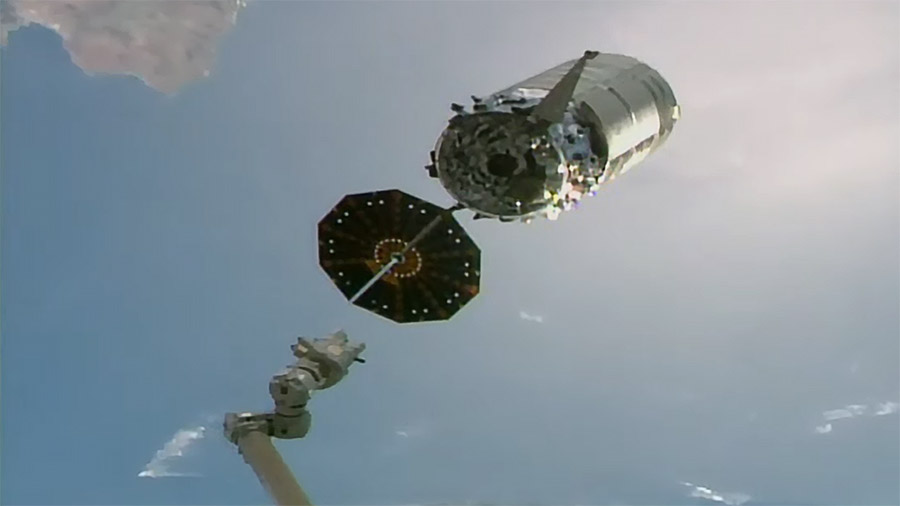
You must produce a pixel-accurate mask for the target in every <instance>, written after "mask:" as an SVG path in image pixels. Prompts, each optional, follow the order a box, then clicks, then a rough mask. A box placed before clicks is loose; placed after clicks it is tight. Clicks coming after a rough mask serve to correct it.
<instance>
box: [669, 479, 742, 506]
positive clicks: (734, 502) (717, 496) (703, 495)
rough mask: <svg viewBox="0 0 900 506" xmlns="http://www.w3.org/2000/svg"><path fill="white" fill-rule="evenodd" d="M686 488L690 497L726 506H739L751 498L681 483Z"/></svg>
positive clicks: (736, 493)
mask: <svg viewBox="0 0 900 506" xmlns="http://www.w3.org/2000/svg"><path fill="white" fill-rule="evenodd" d="M681 484H682V485H684V486H686V487H690V489H691V491H690V496H691V497H697V498H699V499H706V500H708V501H714V502H720V503H722V504H725V505H727V506H741V505H742V504H744V503H745V502H747V501H749V500H750V499H751V497H750V496H749V495H747V494H743V493H740V492H716V491H715V490H713V489H711V488H708V487H704V486H701V485H694V484H693V483H690V482H687V481H684V482H682V483H681Z"/></svg>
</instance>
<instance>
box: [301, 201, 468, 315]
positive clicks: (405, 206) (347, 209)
mask: <svg viewBox="0 0 900 506" xmlns="http://www.w3.org/2000/svg"><path fill="white" fill-rule="evenodd" d="M434 220H437V223H436V224H435V225H434V226H433V227H431V228H430V229H429V231H428V232H427V233H426V234H425V235H424V236H423V237H421V238H420V239H419V241H417V242H416V243H415V245H413V247H411V248H409V249H406V248H407V246H408V245H409V243H410V242H411V241H412V240H413V239H414V238H415V237H416V236H417V235H418V234H419V233H420V232H422V231H423V230H424V229H425V228H426V227H428V226H429V225H430V224H432V222H434ZM318 232H319V264H320V265H321V266H322V269H323V270H324V271H325V272H326V273H327V274H328V277H330V278H331V280H332V281H333V282H334V284H335V285H336V286H337V288H338V289H339V290H340V291H341V293H343V294H344V296H345V297H347V299H348V300H349V299H351V298H352V297H353V296H354V295H356V293H357V292H358V291H359V290H360V289H361V288H362V287H363V286H365V284H366V283H367V282H369V281H370V280H371V279H372V277H373V276H375V274H376V273H377V272H378V271H380V270H381V269H382V267H384V266H385V265H386V264H388V263H389V262H391V260H392V259H394V260H395V261H396V263H395V264H394V266H393V267H391V269H390V270H389V271H388V272H387V274H385V275H384V276H382V278H381V279H380V280H378V281H377V282H376V283H375V284H373V285H372V286H371V287H370V288H369V289H368V290H366V291H365V292H364V293H363V294H362V295H361V296H360V297H358V298H357V299H356V300H355V301H354V304H356V305H357V306H360V307H362V308H365V309H368V310H369V311H372V312H374V313H376V314H379V315H381V316H384V317H386V318H389V319H391V320H393V321H395V322H398V323H408V322H423V321H435V320H446V319H449V318H450V317H452V316H453V315H454V314H456V312H457V311H459V310H460V309H461V308H462V307H463V306H464V305H466V303H468V302H469V301H470V300H472V298H474V297H475V296H476V295H477V294H478V290H479V280H480V277H481V271H480V269H481V251H480V250H479V249H478V246H476V245H475V243H474V242H473V241H472V239H471V238H470V237H469V235H468V234H467V233H466V231H465V230H464V229H463V228H462V226H460V225H459V223H457V222H456V220H455V219H454V218H453V216H452V215H451V213H450V212H449V211H448V210H446V209H442V208H440V207H438V206H436V205H434V204H431V203H429V202H426V201H424V200H421V199H418V198H416V197H413V196H412V195H409V194H407V193H404V192H402V191H400V190H383V191H377V192H369V193H358V194H353V195H346V196H344V198H343V199H341V201H340V202H338V204H337V205H336V206H335V207H334V208H333V209H332V210H331V211H330V212H329V213H328V214H327V215H326V216H325V217H324V218H322V220H321V221H320V222H319V231H318ZM404 250H406V251H405V252H404Z"/></svg>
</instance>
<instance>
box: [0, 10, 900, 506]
mask: <svg viewBox="0 0 900 506" xmlns="http://www.w3.org/2000/svg"><path fill="white" fill-rule="evenodd" d="M897 19H898V6H897V4H896V3H892V2H880V3H873V2H869V3H867V2H852V3H851V2H845V3H821V4H818V3H817V4H810V3H802V2H797V3H790V2H769V3H762V2H745V3H736V4H728V5H724V4H713V3H706V2H698V3H691V2H684V3H675V2H671V3H632V4H619V3H606V2H604V3H564V4H557V3H549V2H547V3H468V2H467V3H463V2H459V3H456V2H453V3H450V2H448V3H428V4H413V3H405V2H390V3H389V2H384V3H374V2H372V3H365V4H363V3H349V2H348V3H314V2H258V3H255V4H251V5H250V6H249V7H248V8H247V9H246V10H244V11H242V12H241V14H240V16H239V19H238V23H237V25H236V26H235V28H234V29H233V30H232V31H231V32H230V33H229V34H228V35H227V36H226V37H225V38H224V39H223V40H222V42H221V43H220V44H219V47H218V50H217V53H218V58H217V63H216V66H215V68H214V69H213V72H212V75H211V76H210V78H208V79H204V80H200V81H197V82H195V83H193V84H191V85H189V86H187V87H185V88H184V89H182V90H181V91H180V92H179V93H178V94H177V95H175V96H171V97H170V96H165V95H162V94H160V93H158V92H156V91H154V90H152V89H151V88H149V87H147V86H146V85H144V84H143V83H142V82H141V81H140V80H138V79H135V78H131V77H120V76H113V77H96V76H94V77H91V76H87V75H85V74H84V73H83V72H82V71H81V70H80V69H79V68H77V67H76V66H74V65H73V64H72V62H71V60H70V58H69V56H68V54H67V53H66V51H65V49H63V47H62V45H61V40H60V38H59V36H57V35H56V34H55V33H54V32H53V31H51V30H49V29H46V28H41V27H36V26H32V27H28V28H23V29H20V30H18V31H16V32H13V33H12V34H11V35H10V37H9V43H8V46H7V47H5V48H3V49H2V83H0V84H2V91H0V93H2V94H0V101H2V131H0V133H2V139H0V140H2V146H3V149H2V155H0V156H2V158H0V162H2V181H0V182H2V221H0V225H2V241H0V245H2V251H0V258H2V280H0V289H2V301H3V304H2V308H0V322H2V338H3V342H2V383H0V385H2V386H0V388H2V439H0V443H2V448H3V450H2V456H3V466H2V474H0V480H2V492H0V502H3V503H4V504H11V505H16V504H22V505H24V504H35V505H37V504H252V503H256V504H258V503H265V502H267V498H266V496H265V495H264V493H263V491H262V489H261V488H260V486H259V484H258V483H257V482H256V481H255V479H254V477H253V476H252V474H251V472H250V470H249V469H248V468H247V467H246V466H245V465H244V464H243V462H242V461H241V459H240V457H239V456H238V455H237V454H236V452H235V451H234V449H233V448H231V447H230V446H229V445H228V443H227V442H225V441H224V439H222V438H221V437H220V436H219V429H218V422H213V423H211V424H210V423H209V422H208V419H209V417H218V416H219V415H220V414H221V413H224V412H225V411H230V410H253V409H266V408H268V406H269V403H270V402H271V401H270V400H269V399H268V395H267V381H268V378H269V377H270V376H271V375H272V374H274V373H275V372H276V371H277V370H278V368H279V367H281V366H282V365H284V364H286V363H287V362H289V359H290V358H291V357H290V350H289V348H288V347H289V345H290V344H291V342H293V340H294V339H295V337H296V336H297V335H306V336H310V337H315V336H319V335H322V334H324V333H326V332H328V331H331V330H334V329H336V328H339V327H342V328H344V329H345V330H346V331H347V332H348V333H349V335H350V336H351V338H352V339H356V340H362V341H365V342H366V343H367V344H368V351H367V353H366V358H368V360H369V361H368V363H367V364H365V365H359V366H356V367H355V368H354V369H353V371H352V374H351V375H350V376H349V377H348V378H347V380H346V381H345V382H343V383H342V384H340V385H339V386H337V387H335V388H334V389H332V390H329V391H328V392H325V393H322V394H321V395H319V396H317V397H315V398H314V400H313V401H312V404H311V407H312V410H313V430H312V431H311V433H310V435H309V436H308V437H307V438H305V439H303V440H301V441H291V442H283V443H279V448H281V450H282V451H283V453H284V455H285V458H286V460H287V461H288V462H289V464H290V465H291V466H292V468H293V469H294V471H295V473H296V474H297V475H298V477H299V478H300V481H301V483H302V484H303V485H304V486H305V488H306V489H307V491H308V492H309V494H310V496H311V497H312V498H313V500H314V501H315V502H316V503H317V504H414V503H415V504H435V503H440V502H456V503H459V502H464V501H483V502H491V503H499V504H525V503H529V504H534V503H540V504H701V503H703V500H702V499H696V498H690V497H687V489H686V488H685V487H684V486H683V485H681V484H680V482H681V481H689V482H693V483H698V484H704V485H709V486H710V487H712V488H715V489H717V490H723V491H731V492H742V493H746V494H749V495H751V496H752V497H753V498H754V501H756V502H757V503H760V504H764V503H769V504H790V503H794V504H848V503H854V504H866V505H869V504H871V505H884V504H897V503H898V502H900V494H898V490H897V480H896V477H897V476H898V474H900V451H898V448H900V437H898V430H897V426H898V418H897V415H896V414H894V415H890V416H881V417H857V418H852V419H844V420H838V421H836V422H835V423H834V430H833V431H832V432H831V433H828V434H818V433H816V432H815V430H814V429H815V427H816V426H817V425H819V424H821V423H823V415H822V413H823V412H824V411H826V410H831V409H836V408H841V407H843V406H845V405H848V404H853V403H857V404H868V405H874V404H877V403H879V402H886V401H897V400H900V387H898V381H897V380H898V373H900V358H898V357H900V343H898V335H900V327H898V320H900V319H898V316H900V314H898V307H900V285H898V283H900V269H898V262H897V259H898V256H900V218H898V216H900V206H898V200H900V199H898V190H900V176H898V171H897V168H898V166H900V154H898V151H897V144H896V139H897V138H898V135H900V126H898V125H900V92H898V88H897V82H898V78H900V71H898V69H900V52H898V51H900V50H898V44H897V42H898V37H900V28H898V21H897ZM376 20H377V21H376ZM498 20H502V23H501V22H500V21H498ZM501 25H502V26H501ZM588 48H591V49H598V50H601V51H606V52H620V53H624V54H629V55H633V56H635V57H637V58H639V59H642V60H644V61H646V62H647V63H648V64H650V65H651V66H653V67H654V68H656V69H658V70H659V71H660V72H661V74H662V75H663V76H665V77H666V78H667V79H668V80H669V82H670V84H671V85H672V88H673V89H674V91H675V94H676V96H677V97H678V98H679V100H680V101H681V104H682V108H683V112H684V116H683V119H682V121H681V122H680V123H679V124H678V125H677V127H676V130H675V132H674V133H673V134H672V136H671V137H670V138H669V140H668V144H667V145H666V146H664V147H663V148H662V149H661V150H660V151H659V152H658V153H656V154H655V155H654V156H653V157H652V158H650V159H648V160H647V161H645V162H644V163H643V164H642V165H641V166H639V167H637V168H635V169H634V170H633V171H631V172H629V175H628V176H627V177H623V178H621V180H617V181H615V182H614V183H613V184H611V185H610V186H609V187H607V188H605V189H604V190H603V191H601V192H600V194H599V195H598V196H597V197H594V198H592V199H591V200H589V201H587V202H585V203H584V205H582V206H581V208H580V209H579V210H578V212H576V213H572V214H568V215H565V216H563V217H562V218H561V219H560V221H558V222H552V223H551V222H538V223H533V224H531V225H529V226H524V225H518V224H500V223H493V222H485V221H486V220H485V221H479V222H471V221H469V220H468V219H464V220H463V224H464V226H466V227H467V229H468V230H470V232H471V234H472V236H473V237H474V238H475V240H476V241H477V242H478V244H479V246H480V247H481V249H482V267H483V281H482V293H481V294H480V295H479V296H478V297H477V298H476V299H475V300H474V301H473V302H472V303H471V304H469V305H468V306H467V307H466V308H465V309H464V310H463V311H461V312H460V313H459V314H458V315H457V316H456V317H455V318H454V319H453V320H451V321H450V322H447V323H445V324H434V325H419V326H396V325H394V324H392V323H391V322H388V321H385V320H382V319H380V318H378V317H376V316H374V315H370V314H368V313H365V312H364V311H362V310H359V309H357V308H355V307H352V306H350V305H349V304H348V303H347V302H346V301H345V300H344V299H343V298H342V296H341V295H340V294H339V292H338V291H337V290H336V289H334V288H333V287H332V286H331V284H330V281H329V280H328V279H327V277H326V276H325V275H324V274H323V273H322V272H320V270H319V268H318V265H317V262H316V242H315V226H316V222H317V221H318V220H319V219H320V218H321V216H323V215H324V214H325V213H326V212H327V211H328V209H329V208H330V207H331V206H332V205H333V204H334V203H336V202H337V201H338V200H339V198H340V197H341V196H342V195H343V194H346V193H354V192H360V191H368V190H374V189H385V188H401V189H403V190H404V191H407V192H409V193H412V194H414V195H417V196H420V197H423V198H427V199H429V200H431V201H434V202H436V203H438V204H442V205H447V204H449V203H450V200H449V198H448V197H447V196H446V195H445V194H444V192H443V191H442V189H441V188H440V187H439V185H438V184H437V183H436V182H434V181H433V180H430V179H429V178H428V177H427V176H426V173H425V171H424V170H423V169H422V167H423V166H424V164H425V163H427V159H428V158H427V157H428V151H429V150H430V149H431V148H432V146H433V143H434V141H435V140H436V138H437V136H438V135H439V133H440V132H441V130H442V128H443V126H444V124H445V122H446V120H447V119H448V118H449V116H450V114H451V113H450V111H449V104H450V103H451V102H452V101H463V100H465V99H466V98H467V97H468V96H469V95H471V94H486V93H489V92H491V91H494V90H497V89H501V88H503V87H505V86H507V85H509V84H510V83H513V82H516V81H517V80H520V79H522V78H524V77H527V76H529V75H532V74H534V73H537V72H539V71H541V70H543V69H545V68H548V67H551V66H553V65H556V64H558V63H560V62H562V61H565V60H567V59H570V58H573V57H576V56H578V55H580V54H581V53H582V52H583V51H584V50H585V49H588ZM563 251H567V252H568V253H566V254H565V255H564V254H563V253H562V252H563ZM520 311H526V312H528V313H529V314H536V315H541V316H542V317H543V323H537V322H533V321H526V320H523V319H521V318H520V317H519V312H520ZM199 424H207V425H209V426H210V429H209V434H208V437H207V438H206V439H204V440H203V441H201V442H199V443H198V444H197V445H196V446H195V447H193V448H192V453H191V454H190V455H188V456H187V457H185V458H184V459H183V460H182V461H180V462H178V463H177V464H176V466H177V470H181V471H185V472H195V473H199V474H201V475H202V477H199V478H172V479H156V480H153V479H141V478H138V477H137V473H138V472H139V471H140V470H141V468H142V467H143V465H144V464H145V463H146V462H147V460H148V459H149V458H150V457H151V456H152V455H153V453H154V452H155V451H156V450H157V449H159V448H160V447H161V446H162V444H163V443H164V442H165V441H166V440H168V439H169V438H170V437H171V436H172V434H173V433H174V432H175V431H176V430H177V429H179V428H182V427H186V426H192V425H199ZM397 431H401V432H405V433H406V434H407V435H406V436H402V435H398V434H397Z"/></svg>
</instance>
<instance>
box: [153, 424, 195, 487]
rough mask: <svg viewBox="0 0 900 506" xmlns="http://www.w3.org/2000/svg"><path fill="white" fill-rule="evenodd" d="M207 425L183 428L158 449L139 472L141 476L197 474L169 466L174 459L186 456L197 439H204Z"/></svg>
mask: <svg viewBox="0 0 900 506" xmlns="http://www.w3.org/2000/svg"><path fill="white" fill-rule="evenodd" d="M205 434H206V427H203V426H199V427H193V428H188V429H181V430H179V431H178V432H176V433H175V435H174V436H172V439H170V440H169V441H168V442H167V443H166V444H165V445H163V447H162V448H161V449H159V450H157V451H156V454H155V455H153V458H152V459H150V462H148V463H147V465H146V466H144V470H143V471H141V472H140V473H138V476H139V477H141V478H166V477H173V476H197V475H196V474H193V473H180V472H175V471H171V470H170V469H169V466H170V465H171V464H172V461H173V460H176V459H178V458H179V457H182V456H184V454H185V452H186V451H187V450H188V448H189V447H190V446H191V445H192V444H193V443H194V442H196V441H198V440H200V439H203V437H204V436H205Z"/></svg>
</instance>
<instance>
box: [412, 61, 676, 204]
mask: <svg viewBox="0 0 900 506" xmlns="http://www.w3.org/2000/svg"><path fill="white" fill-rule="evenodd" d="M472 99H473V102H474V104H473V106H472V108H471V110H467V109H466V108H464V107H463V106H460V105H456V104H454V106H453V110H454V111H455V112H456V113H457V114H456V116H454V117H453V118H451V120H450V124H449V125H448V126H447V128H446V129H445V130H444V132H443V133H442V134H441V136H440V138H439V139H438V142H437V145H436V146H435V150H434V153H433V155H432V157H433V160H432V161H433V162H434V164H433V165H432V166H429V170H430V171H431V173H432V175H433V176H435V177H438V178H439V179H440V181H441V184H442V185H443V186H444V187H445V188H446V189H447V191H448V192H449V193H450V194H451V196H453V197H454V198H455V199H456V200H458V201H459V202H460V203H461V204H463V205H465V206H467V207H468V208H470V209H472V210H474V211H475V212H477V213H478V214H479V215H481V216H485V217H494V218H500V219H501V220H504V221H509V220H515V219H522V220H525V221H528V220H530V219H531V218H534V217H536V216H547V217H549V218H551V219H553V218H556V217H557V216H558V214H559V212H560V211H564V210H568V209H571V208H573V207H574V206H576V205H577V203H578V202H579V200H580V199H581V198H582V197H583V196H584V195H593V194H594V193H595V192H596V191H597V189H598V188H599V186H600V185H601V184H603V183H604V182H606V181H610V180H612V179H614V178H615V177H616V176H617V175H619V174H622V173H624V172H626V171H627V170H628V169H630V168H631V167H633V166H634V165H635V164H637V163H638V162H640V161H641V160H643V159H644V158H645V157H646V156H647V155H649V154H650V153H652V152H653V151H655V150H656V149H657V148H659V146H660V145H662V143H663V142H664V141H665V139H666V138H667V137H668V135H669V133H670V132H671V131H672V128H673V127H674V125H675V122H676V121H677V120H678V118H679V116H680V108H679V106H678V103H677V101H676V99H675V95H674V94H673V93H672V89H671V88H670V87H669V85H668V83H666V81H665V79H663V78H662V76H661V75H660V74H659V73H658V72H656V71H655V70H653V69H652V68H650V67H649V66H647V65H645V64H644V63H641V62H640V61H638V60H636V59H634V58H631V57H629V56H622V55H616V54H602V53H597V52H592V51H589V52H586V53H585V55H584V56H583V57H582V58H579V59H578V60H572V61H568V62H565V63H563V64H561V65H558V66H556V67H554V68H551V69H549V70H547V71H544V72H542V73H540V74H538V75H536V76H534V77H531V78H528V79H525V80H524V81H521V82H519V83H516V84H514V85H513V86H510V87H508V88H506V89H503V90H501V91H498V92H495V93H492V94H491V95H488V96H486V97H481V98H479V97H472Z"/></svg>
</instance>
